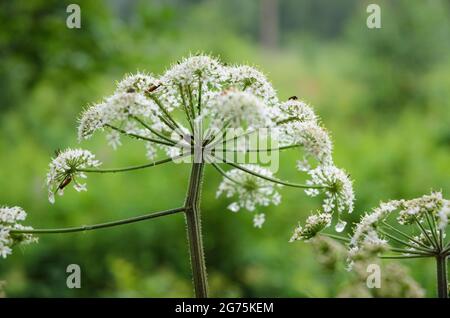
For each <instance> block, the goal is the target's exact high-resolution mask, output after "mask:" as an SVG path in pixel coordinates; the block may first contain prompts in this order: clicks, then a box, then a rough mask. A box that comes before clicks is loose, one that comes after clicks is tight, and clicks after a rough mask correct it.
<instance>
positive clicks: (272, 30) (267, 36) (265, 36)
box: [259, 0, 278, 49]
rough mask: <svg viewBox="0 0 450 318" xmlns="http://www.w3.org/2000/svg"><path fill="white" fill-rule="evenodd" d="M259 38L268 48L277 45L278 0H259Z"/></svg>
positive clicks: (273, 47)
mask: <svg viewBox="0 0 450 318" xmlns="http://www.w3.org/2000/svg"><path fill="white" fill-rule="evenodd" d="M260 1H261V5H260V22H259V24H260V27H259V30H260V39H261V44H262V45H263V46H264V47H265V48H268V49H275V48H277V47H278V0H260Z"/></svg>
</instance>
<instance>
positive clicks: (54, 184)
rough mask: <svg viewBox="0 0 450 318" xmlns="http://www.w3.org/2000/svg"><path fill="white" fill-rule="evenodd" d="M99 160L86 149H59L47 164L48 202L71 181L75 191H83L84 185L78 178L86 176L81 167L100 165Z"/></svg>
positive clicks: (52, 201) (60, 192) (51, 201)
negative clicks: (56, 154)
mask: <svg viewBox="0 0 450 318" xmlns="http://www.w3.org/2000/svg"><path fill="white" fill-rule="evenodd" d="M100 164H101V163H100V161H98V160H96V159H95V156H94V155H93V154H92V153H90V152H89V151H87V150H83V149H66V150H64V151H62V152H61V151H60V152H59V153H58V156H56V158H54V159H53V160H52V162H51V163H50V164H49V171H48V173H47V186H48V193H49V201H50V203H54V202H55V193H59V194H60V195H62V194H63V193H64V188H65V187H66V186H67V185H69V184H70V183H71V182H73V183H74V188H75V190H77V191H85V190H86V185H85V184H82V183H79V182H78V178H86V175H85V174H84V173H83V172H82V170H83V169H87V168H94V167H98V166H99V165H100Z"/></svg>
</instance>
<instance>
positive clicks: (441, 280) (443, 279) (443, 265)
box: [436, 255, 448, 298]
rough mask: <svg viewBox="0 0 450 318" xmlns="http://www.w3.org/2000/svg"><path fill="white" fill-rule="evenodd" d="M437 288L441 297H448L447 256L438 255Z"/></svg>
mask: <svg viewBox="0 0 450 318" xmlns="http://www.w3.org/2000/svg"><path fill="white" fill-rule="evenodd" d="M436 270H437V290H438V297H439V298H448V281H447V256H446V255H437V256H436Z"/></svg>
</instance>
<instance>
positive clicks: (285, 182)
mask: <svg viewBox="0 0 450 318" xmlns="http://www.w3.org/2000/svg"><path fill="white" fill-rule="evenodd" d="M223 162H224V163H226V164H229V165H230V166H232V167H235V168H237V169H239V170H242V171H244V172H247V173H249V174H251V175H254V176H255V177H258V178H261V179H264V180H267V181H271V182H274V183H278V184H281V185H285V186H287V187H293V188H302V189H325V188H328V187H326V186H315V185H307V184H299V183H291V182H287V181H283V180H278V179H275V178H271V177H268V176H264V175H261V174H259V173H256V172H254V171H252V170H250V169H247V168H245V167H243V166H240V165H238V164H236V163H234V162H230V161H225V160H223Z"/></svg>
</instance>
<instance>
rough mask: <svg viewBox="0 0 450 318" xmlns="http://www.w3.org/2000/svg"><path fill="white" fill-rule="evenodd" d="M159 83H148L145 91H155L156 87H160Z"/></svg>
mask: <svg viewBox="0 0 450 318" xmlns="http://www.w3.org/2000/svg"><path fill="white" fill-rule="evenodd" d="M160 86H161V84H156V85H155V84H152V85H150V87H149V88H148V89H147V90H146V91H145V92H146V93H151V92H153V91H155V90H156V89H157V88H158V87H160Z"/></svg>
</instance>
